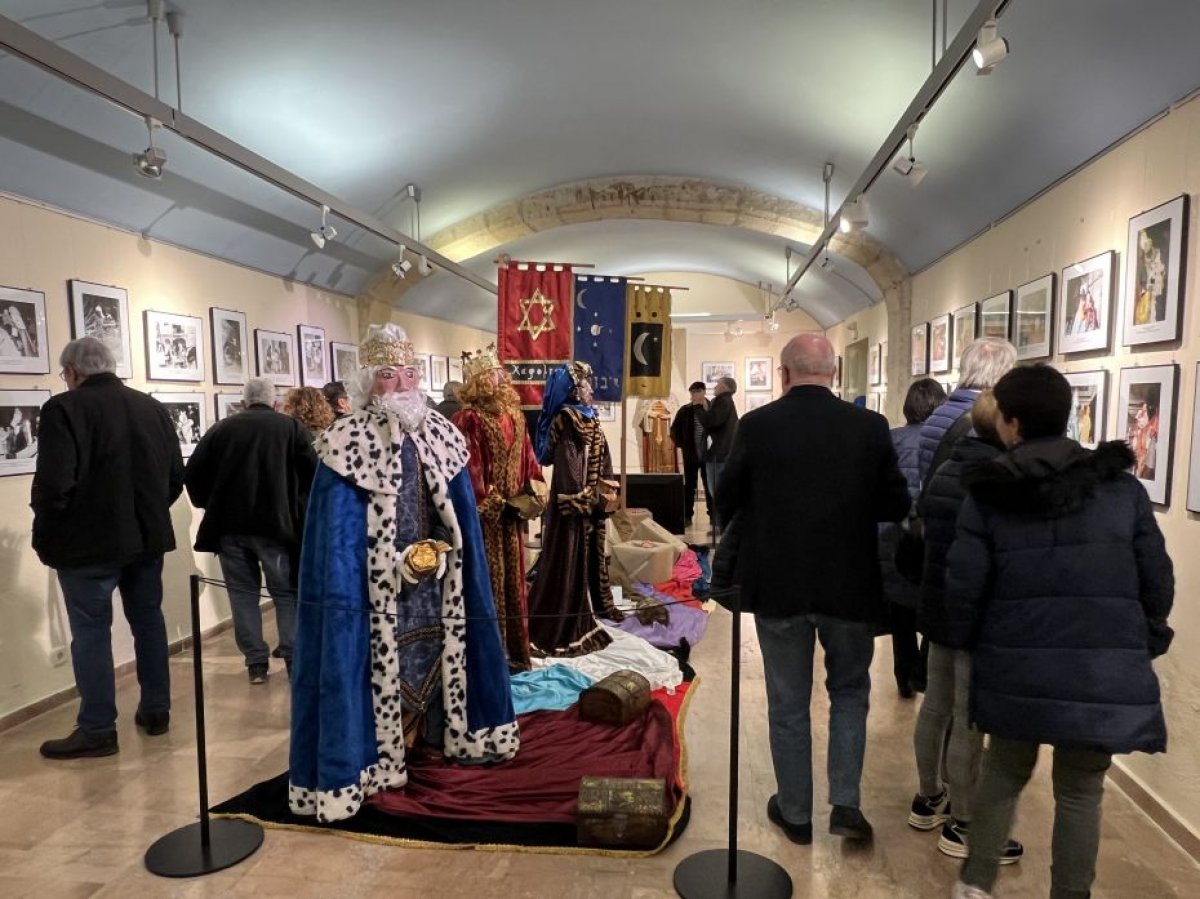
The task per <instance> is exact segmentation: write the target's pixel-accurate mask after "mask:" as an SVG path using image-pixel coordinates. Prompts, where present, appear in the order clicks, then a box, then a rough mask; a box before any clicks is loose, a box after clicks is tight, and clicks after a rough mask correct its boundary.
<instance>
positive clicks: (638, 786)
mask: <svg viewBox="0 0 1200 899" xmlns="http://www.w3.org/2000/svg"><path fill="white" fill-rule="evenodd" d="M576 828H577V835H578V842H579V845H580V846H636V847H640V848H643V849H653V848H654V847H655V846H658V845H659V844H661V843H662V841H663V840H664V839H665V838H666V836H667V794H666V784H665V783H664V782H663V780H662V778H653V779H650V778H647V779H639V778H633V777H585V778H583V780H582V781H581V782H580V784H579V811H578V817H577V819H576Z"/></svg>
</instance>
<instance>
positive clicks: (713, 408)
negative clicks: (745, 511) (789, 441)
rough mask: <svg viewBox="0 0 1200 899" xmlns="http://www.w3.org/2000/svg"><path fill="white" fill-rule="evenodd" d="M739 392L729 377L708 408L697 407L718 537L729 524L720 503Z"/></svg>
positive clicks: (707, 487)
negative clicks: (735, 402) (722, 478)
mask: <svg viewBox="0 0 1200 899" xmlns="http://www.w3.org/2000/svg"><path fill="white" fill-rule="evenodd" d="M735 393H737V381H735V380H734V379H733V378H729V377H725V378H718V379H717V386H716V387H715V388H713V398H712V402H711V403H709V404H708V406H701V407H697V409H696V413H695V414H696V421H698V422H700V424H701V426H702V427H703V428H704V441H705V444H706V446H705V450H704V468H705V474H707V475H708V480H707V481H706V483H705V490H709V491H712V497H711V507H712V511H713V521H712V522H710V525H711V527H712V530H713V534H714V535H716V536H720V534H721V528H722V526H723V525H724V523H725V521H724V519H723V518H722V517H721V513H720V510H719V509H718V508H717V503H716V498H717V497H718V496H719V495H720V490H721V485H720V480H721V472H722V471H723V470H724V468H725V460H726V459H727V458H728V457H729V450H730V448H731V447H732V446H733V438H734V435H735V434H737V427H738V412H737V407H736V406H734V404H733V395H734V394H735Z"/></svg>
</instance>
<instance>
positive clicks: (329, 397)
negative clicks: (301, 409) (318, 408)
mask: <svg viewBox="0 0 1200 899" xmlns="http://www.w3.org/2000/svg"><path fill="white" fill-rule="evenodd" d="M321 392H322V393H323V394H325V402H327V403H329V408H330V409H332V410H333V412H334V414H335V415H336V414H337V413H338V400H340V399H341V398H342V397H344V396H347V393H346V387H345V385H344V384H342V382H341V381H330V382H329V383H328V384H326V385H325V386H324V387H322V388H321Z"/></svg>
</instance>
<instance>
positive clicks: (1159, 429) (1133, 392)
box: [1116, 365, 1179, 506]
mask: <svg viewBox="0 0 1200 899" xmlns="http://www.w3.org/2000/svg"><path fill="white" fill-rule="evenodd" d="M1178 383H1179V366H1178V365H1149V366H1145V367H1143V368H1123V369H1121V389H1120V392H1119V394H1118V397H1119V402H1118V404H1117V433H1116V438H1117V439H1118V440H1124V441H1125V442H1126V443H1128V444H1129V447H1130V449H1132V450H1133V455H1134V463H1133V474H1134V475H1135V476H1136V477H1137V479H1138V480H1139V481H1141V482H1142V484H1143V486H1145V488H1146V492H1147V493H1148V494H1150V501H1151V502H1154V503H1158V504H1160V505H1164V506H1165V505H1169V504H1170V496H1171V446H1172V443H1173V442H1174V437H1175V435H1174V433H1173V431H1174V427H1173V423H1174V421H1175V391H1176V385H1177V384H1178Z"/></svg>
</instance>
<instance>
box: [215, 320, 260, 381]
mask: <svg viewBox="0 0 1200 899" xmlns="http://www.w3.org/2000/svg"><path fill="white" fill-rule="evenodd" d="M208 317H209V323H210V324H211V325H212V343H213V353H212V355H213V383H214V384H245V383H246V378H248V377H249V376H250V366H249V365H248V364H247V363H248V361H249V356H248V355H247V349H248V347H249V345H250V341H249V338H248V334H249V332H248V331H247V330H246V313H245V312H235V311H234V310H232V309H221V308H219V307H217V306H209V307H208Z"/></svg>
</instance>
